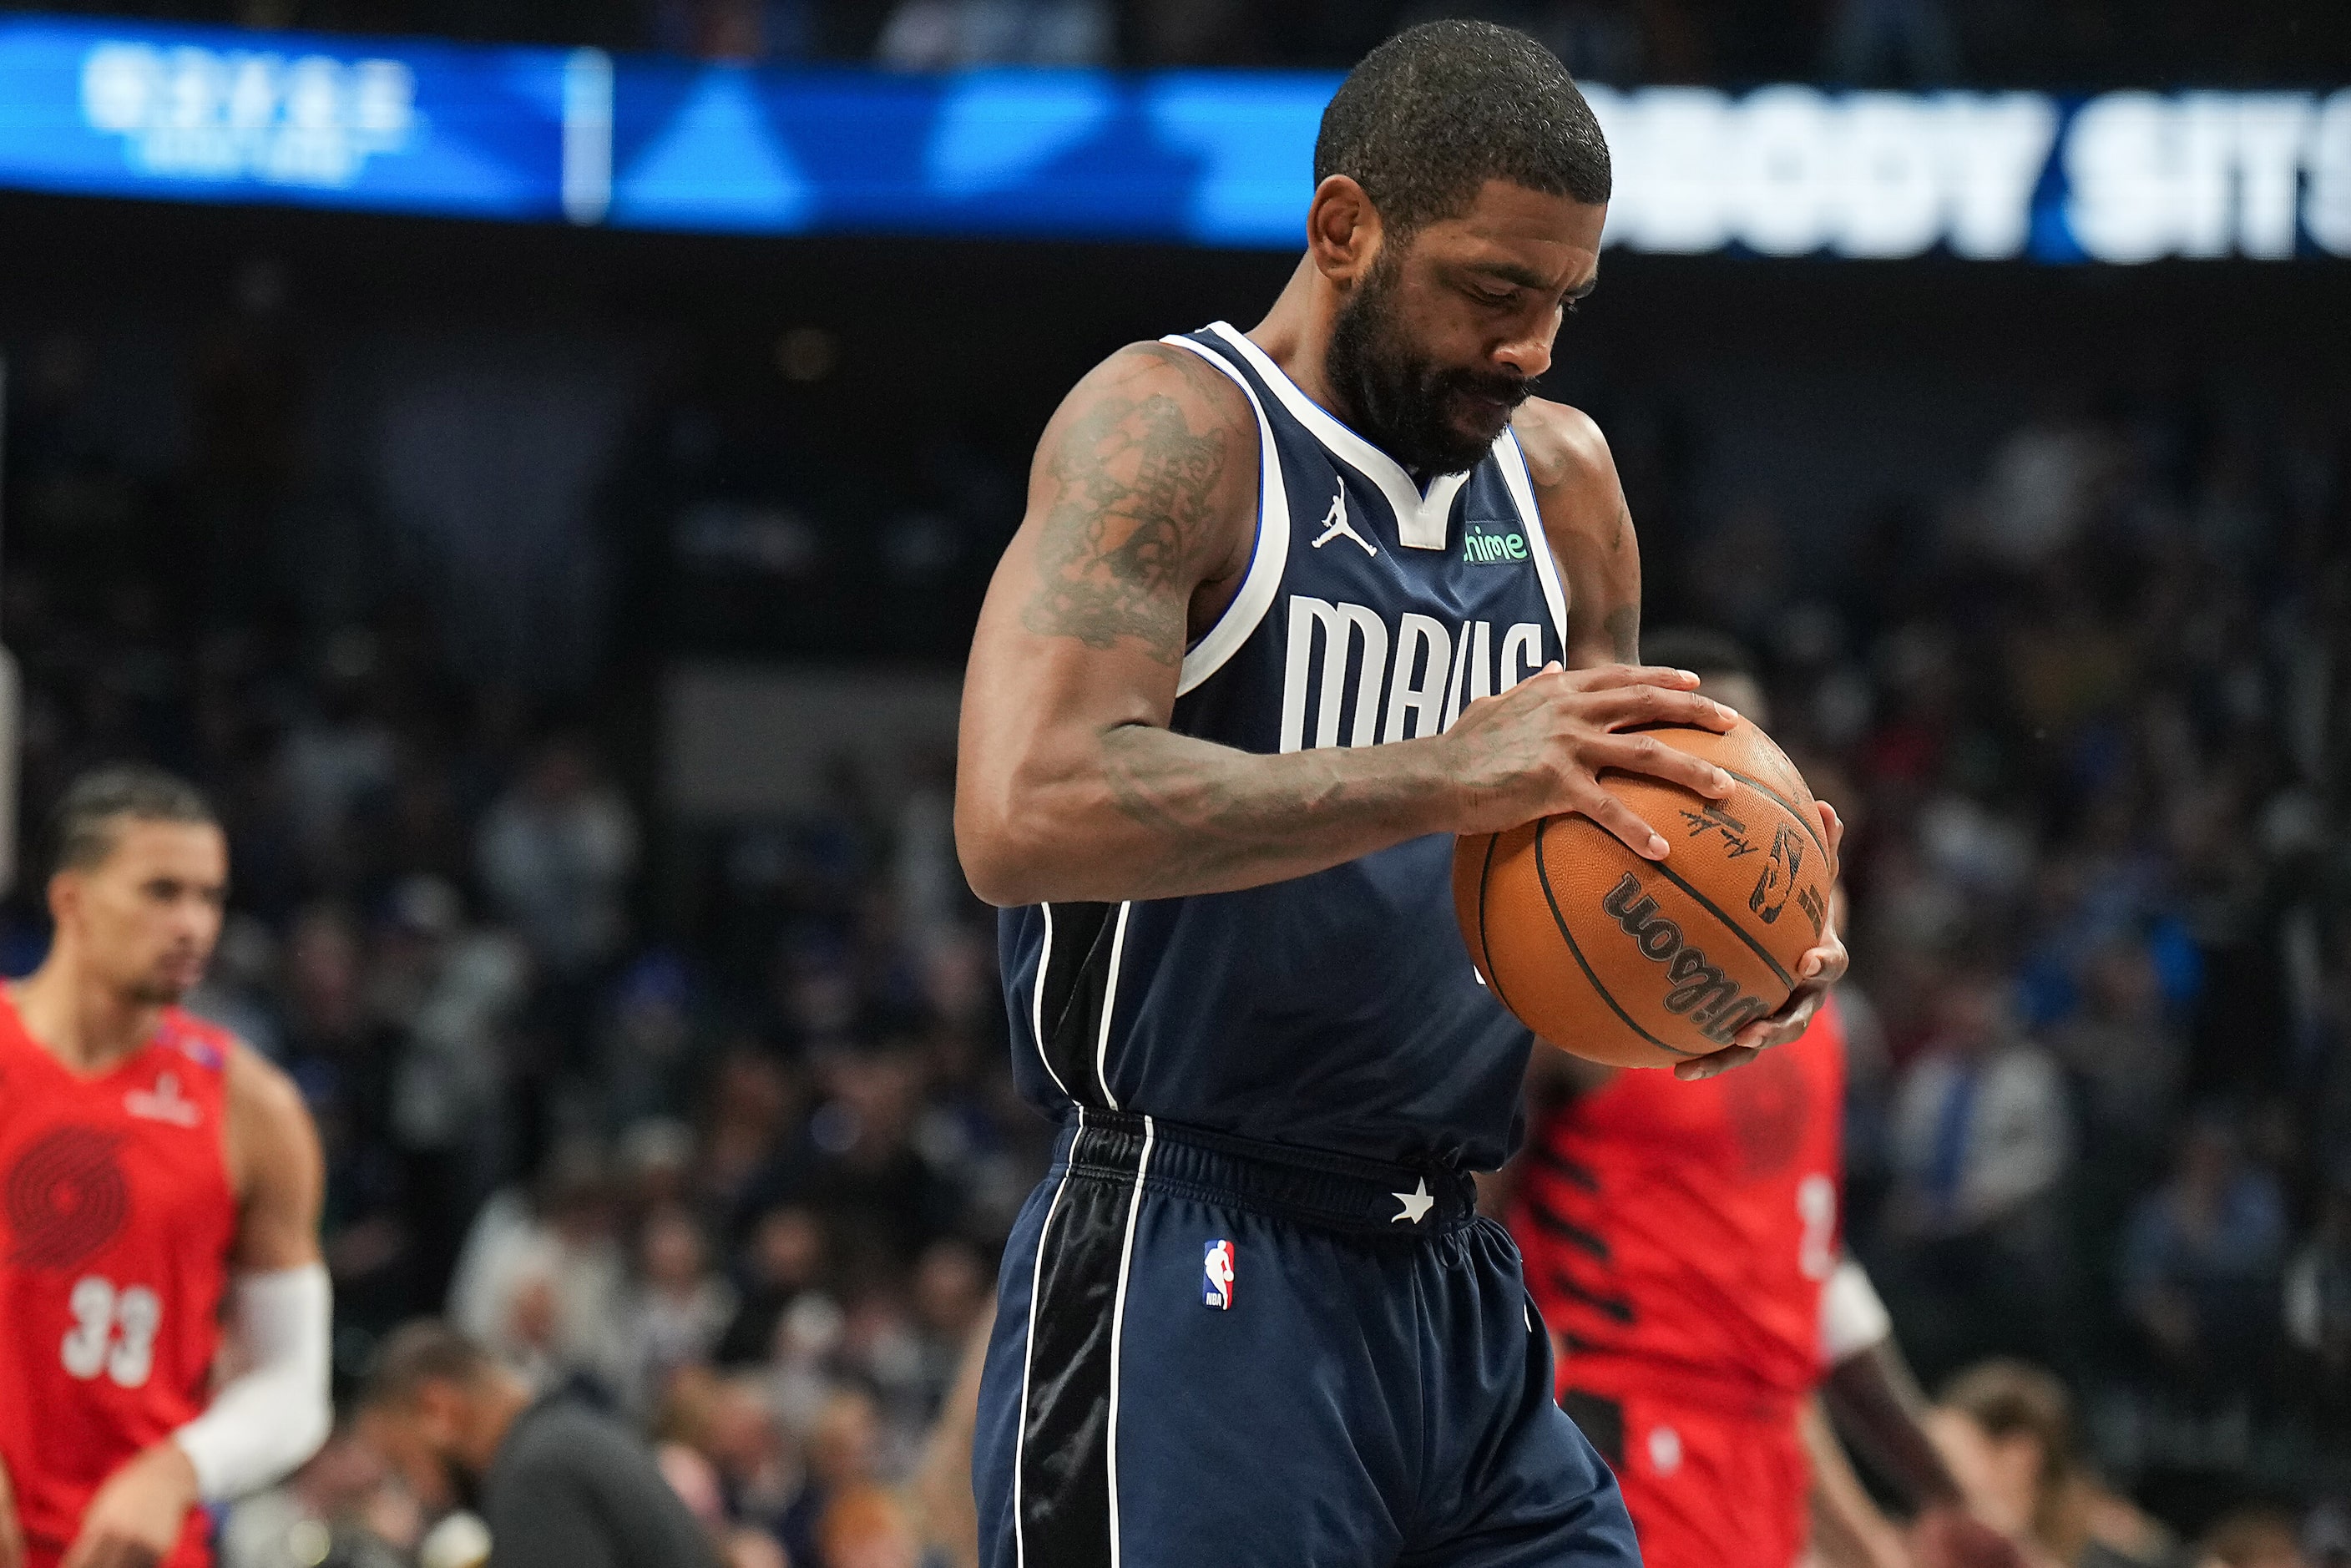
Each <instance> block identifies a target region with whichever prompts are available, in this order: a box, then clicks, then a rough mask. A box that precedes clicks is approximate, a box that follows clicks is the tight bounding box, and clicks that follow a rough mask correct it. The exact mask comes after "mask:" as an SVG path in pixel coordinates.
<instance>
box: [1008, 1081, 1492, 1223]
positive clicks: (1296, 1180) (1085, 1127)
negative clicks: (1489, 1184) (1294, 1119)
mask: <svg viewBox="0 0 2351 1568" xmlns="http://www.w3.org/2000/svg"><path fill="white" fill-rule="evenodd" d="M1063 1171H1067V1172H1068V1173H1069V1174H1070V1175H1071V1176H1079V1177H1092V1178H1096V1179H1101V1180H1109V1181H1124V1182H1134V1181H1135V1180H1136V1179H1137V1178H1138V1176H1139V1177H1140V1179H1141V1181H1142V1185H1143V1186H1144V1187H1145V1188H1146V1189H1148V1190H1151V1191H1155V1192H1165V1193H1170V1194H1174V1195H1175V1196H1179V1197H1195V1198H1198V1199H1200V1200H1202V1201H1204V1202H1209V1203H1219V1204H1226V1205H1229V1206H1232V1207H1241V1208H1249V1209H1255V1210H1258V1211H1259V1212H1261V1213H1265V1214H1269V1215H1272V1216H1274V1217H1276V1218H1283V1219H1291V1220H1296V1221H1298V1222H1299V1223H1301V1224H1304V1225H1311V1226H1315V1227H1318V1228H1322V1229H1326V1230H1341V1231H1346V1232H1349V1233H1351V1234H1354V1235H1360V1236H1394V1237H1409V1236H1430V1235H1437V1234H1441V1233H1443V1232H1446V1231H1449V1230H1454V1229H1458V1228H1460V1227H1461V1226H1464V1225H1467V1224H1468V1223H1469V1222H1470V1221H1471V1220H1473V1219H1475V1218H1477V1215H1478V1184H1477V1183H1476V1182H1475V1181H1474V1180H1472V1179H1471V1177H1470V1176H1469V1174H1468V1172H1467V1171H1464V1170H1461V1169H1460V1168H1458V1166H1446V1165H1441V1164H1437V1163H1436V1162H1431V1163H1430V1164H1428V1165H1426V1166H1404V1165H1389V1164H1386V1163H1385V1162H1384V1161H1380V1160H1364V1159H1357V1158H1355V1157H1354V1156H1353V1155H1336V1154H1329V1153H1325V1152H1323V1151H1322V1150H1319V1149H1300V1148H1291V1147H1290V1146H1288V1145H1281V1144H1265V1143H1259V1142H1258V1141H1257V1140H1256V1139H1254V1138H1238V1137H1234V1136H1233V1135H1232V1134H1228V1133H1212V1132H1209V1131H1207V1129H1205V1128H1201V1127H1187V1126H1183V1125H1180V1124H1175V1123H1169V1122H1163V1121H1160V1120H1159V1119H1158V1118H1156V1117H1153V1116H1142V1115H1136V1114H1134V1113H1131V1112H1123V1111H1097V1110H1093V1109H1091V1108H1088V1107H1083V1106H1081V1107H1080V1108H1079V1110H1078V1113H1077V1116H1076V1118H1075V1119H1074V1120H1072V1121H1070V1122H1066V1123H1064V1124H1062V1126H1061V1137H1060V1138H1059V1140H1058V1141H1056V1143H1055V1144H1054V1145H1053V1172H1052V1174H1054V1175H1056V1176H1058V1175H1060V1174H1061V1173H1062V1172H1063Z"/></svg>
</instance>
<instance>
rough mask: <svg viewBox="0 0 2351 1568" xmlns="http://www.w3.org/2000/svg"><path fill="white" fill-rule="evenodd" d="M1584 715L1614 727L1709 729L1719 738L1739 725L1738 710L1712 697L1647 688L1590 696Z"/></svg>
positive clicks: (1616, 688) (1619, 688)
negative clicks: (1672, 726)
mask: <svg viewBox="0 0 2351 1568" xmlns="http://www.w3.org/2000/svg"><path fill="white" fill-rule="evenodd" d="M1584 714H1585V716H1587V717H1590V718H1592V719H1594V720H1597V721H1598V722H1600V723H1602V724H1605V725H1607V726H1609V727H1611V728H1622V727H1625V726H1626V725H1635V724H1682V725H1688V726H1691V727H1694V728H1698V729H1710V730H1713V731H1714V732H1715V733H1717V734H1718V735H1719V734H1720V733H1721V732H1722V731H1724V730H1727V729H1729V727H1731V726H1732V725H1734V724H1737V723H1738V722H1739V711H1738V710H1737V709H1736V708H1732V707H1728V706H1724V705H1723V704H1721V703H1719V702H1716V701H1715V700H1714V699H1713V698H1712V697H1702V696H1700V695H1698V694H1697V693H1696V692H1679V691H1675V690H1673V689H1672V688H1670V687H1667V686H1653V685H1631V686H1611V687H1609V688H1608V689H1606V690H1605V691H1603V692H1598V693H1593V694H1591V695H1588V696H1587V697H1586V699H1585V702H1584Z"/></svg>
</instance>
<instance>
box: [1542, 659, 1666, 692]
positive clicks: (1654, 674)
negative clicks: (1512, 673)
mask: <svg viewBox="0 0 2351 1568" xmlns="http://www.w3.org/2000/svg"><path fill="white" fill-rule="evenodd" d="M1552 667H1553V668H1556V667H1557V666H1555V665H1554V666H1552ZM1568 679H1569V680H1570V681H1572V682H1573V683H1574V685H1575V687H1576V689H1577V690H1579V691H1586V692H1599V691H1606V690H1608V689H1609V688H1611V687H1614V686H1665V687H1668V688H1670V689H1672V690H1676V691H1685V692H1687V691H1694V690H1696V689H1697V687H1698V676H1697V674H1695V673H1693V672H1691V671H1689V670H1677V669H1673V668H1671V667H1669V666H1667V665H1665V664H1594V665H1593V666H1592V667H1591V668H1590V669H1585V670H1570V671H1569V672H1568Z"/></svg>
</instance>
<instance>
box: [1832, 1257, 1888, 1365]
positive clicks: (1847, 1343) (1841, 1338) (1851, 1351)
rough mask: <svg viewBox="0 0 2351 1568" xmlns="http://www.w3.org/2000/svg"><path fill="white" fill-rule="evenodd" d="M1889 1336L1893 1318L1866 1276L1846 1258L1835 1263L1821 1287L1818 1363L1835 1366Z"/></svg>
mask: <svg viewBox="0 0 2351 1568" xmlns="http://www.w3.org/2000/svg"><path fill="white" fill-rule="evenodd" d="M1893 1333H1894V1319H1893V1316H1892V1314H1890V1313H1888V1312H1886V1303H1885V1302H1884V1301H1879V1300H1878V1299H1877V1287H1876V1286H1875V1285H1873V1284H1871V1283H1870V1282H1869V1275H1868V1274H1867V1273H1866V1272H1865V1271H1864V1270H1863V1269H1862V1266H1861V1265H1860V1264H1858V1263H1856V1262H1855V1261H1854V1260H1852V1259H1850V1258H1847V1259H1845V1260H1843V1261H1841V1262H1840V1263H1838V1264H1837V1266H1836V1272H1835V1273H1834V1274H1831V1275H1830V1276H1829V1282H1828V1283H1827V1284H1825V1285H1823V1286H1822V1287H1821V1359H1822V1360H1823V1361H1824V1362H1826V1363H1827V1364H1829V1365H1831V1366H1835V1365H1837V1364H1839V1363H1841V1362H1843V1361H1844V1359H1845V1358H1846V1357H1847V1356H1851V1355H1855V1354H1859V1353H1861V1352H1862V1351H1865V1350H1867V1349H1868V1348H1869V1347H1870V1346H1872V1345H1874V1344H1876V1343H1879V1342H1880V1341H1882V1340H1885V1339H1886V1338H1888V1337H1890V1336H1891V1335H1892V1334H1893Z"/></svg>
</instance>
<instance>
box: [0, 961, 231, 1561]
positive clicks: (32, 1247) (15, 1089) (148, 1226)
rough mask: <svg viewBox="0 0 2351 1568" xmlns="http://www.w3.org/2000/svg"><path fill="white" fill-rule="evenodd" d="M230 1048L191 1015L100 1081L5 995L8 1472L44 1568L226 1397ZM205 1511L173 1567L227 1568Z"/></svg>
mask: <svg viewBox="0 0 2351 1568" xmlns="http://www.w3.org/2000/svg"><path fill="white" fill-rule="evenodd" d="M228 1051H229V1037H228V1036H227V1035H226V1034H225V1033H223V1032H221V1031H220V1030H216V1029H214V1028H213V1027H212V1026H211V1025H209V1024H204V1023H201V1022H199V1021H197V1020H196V1019H193V1018H191V1017H189V1016H188V1015H187V1014H185V1013H183V1012H181V1011H180V1010H179V1009H176V1008H175V1009H171V1010H169V1011H167V1012H165V1013H164V1015H163V1021H162V1026H161V1027H160V1028H159V1029H158V1030H157V1031H156V1036H155V1039H154V1040H152V1041H150V1042H149V1043H148V1044H147V1045H146V1046H145V1047H143V1048H142V1049H141V1050H139V1051H134V1052H132V1053H131V1055H130V1056H129V1057H127V1058H126V1059H124V1060H123V1061H120V1062H118V1063H117V1064H116V1065H115V1066H114V1067H113V1068H112V1069H111V1070H110V1071H106V1072H101V1073H99V1074H98V1075H96V1076H95V1077H89V1078H84V1077H81V1076H78V1074H75V1073H73V1072H70V1071H67V1069H66V1067H65V1065H64V1064H63V1063H61V1062H59V1061H57V1058H55V1057H53V1056H51V1055H50V1054H49V1053H48V1052H47V1051H45V1050H43V1049H42V1048H41V1046H40V1045H39V1044H38V1043H37V1041H36V1040H33V1038H32V1037H31V1036H30V1035H28V1034H26V1032H25V1026H24V1023H23V1021H22V1020H21V1019H19V1018H18V1017H17V1015H16V1004H15V1002H14V1000H13V999H11V998H8V997H6V995H5V993H0V1462H5V1464H6V1465H7V1467H8V1477H9V1479H10V1481H11V1483H12V1484H13V1485H14V1487H15V1489H16V1513H17V1517H18V1520H19V1521H20V1522H21V1523H22V1524H23V1525H24V1529H25V1539H26V1546H27V1548H28V1549H29V1552H30V1556H29V1568H54V1565H55V1564H56V1563H57V1561H58V1559H60V1558H61V1557H63V1556H64V1555H65V1552H66V1550H67V1548H68V1547H69V1546H70V1545H71V1544H72V1543H73V1540H74V1536H75V1534H76V1533H77V1532H78V1531H79V1530H80V1528H81V1516H82V1511H83V1510H84V1509H85V1508H87V1507H88V1506H89V1500H90V1497H91V1495H92V1494H93V1493H95V1492H96V1491H97V1490H98V1488H99V1483H101V1482H102V1481H104V1480H105V1479H106V1478H107V1477H108V1476H109V1475H110V1474H112V1473H113V1472H114V1470H115V1469H118V1468H119V1467H120V1466H121V1465H122V1463H123V1462H124V1461H125V1460H127V1459H129V1458H131V1456H132V1455H133V1454H136V1453H137V1452H139V1450H140V1449H141V1448H146V1447H148V1446H149V1445H151V1444H153V1443H157V1442H160V1441H162V1439H163V1438H165V1437H169V1436H170V1435H171V1434H172V1431H174V1430H175V1429H176V1428H178V1427H181V1426H183V1425H184V1424H185V1423H186V1422H188V1421H191V1420H193V1419H194V1418H195V1417H196V1416H199V1415H201V1414H202V1413H203V1412H204V1406H205V1405H206V1404H207V1403H208V1402H209V1400H210V1399H211V1397H212V1371H213V1355H214V1351H215V1350H216V1349H217V1348H218V1345H219V1340H220V1326H219V1325H220V1308H221V1296H222V1292H223V1291H224V1289H225V1286H226V1284H227V1270H228V1252H229V1247H230V1245H231V1243H232V1242H233V1241H234V1239H235V1234H236V1200H235V1196H234V1195H233V1193H232V1191H231V1187H230V1182H229V1175H228V1165H227V1145H226V1141H225V1139H226V1132H227V1128H226V1123H225V1116H226V1108H227V1082H226V1071H227V1065H228ZM207 1528H208V1526H207V1521H206V1519H205V1515H204V1510H202V1509H191V1510H189V1511H188V1520H187V1523H186V1526H185V1527H184V1528H183V1530H182V1531H181V1534H180V1541H179V1544H178V1546H177V1547H176V1548H175V1549H174V1550H173V1551H172V1552H171V1554H170V1555H168V1556H167V1557H165V1558H164V1559H163V1564H162V1568H202V1565H203V1564H204V1563H208V1562H209V1561H210V1560H211V1553H210V1551H209V1549H208V1548H207V1546H206V1532H207Z"/></svg>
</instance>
